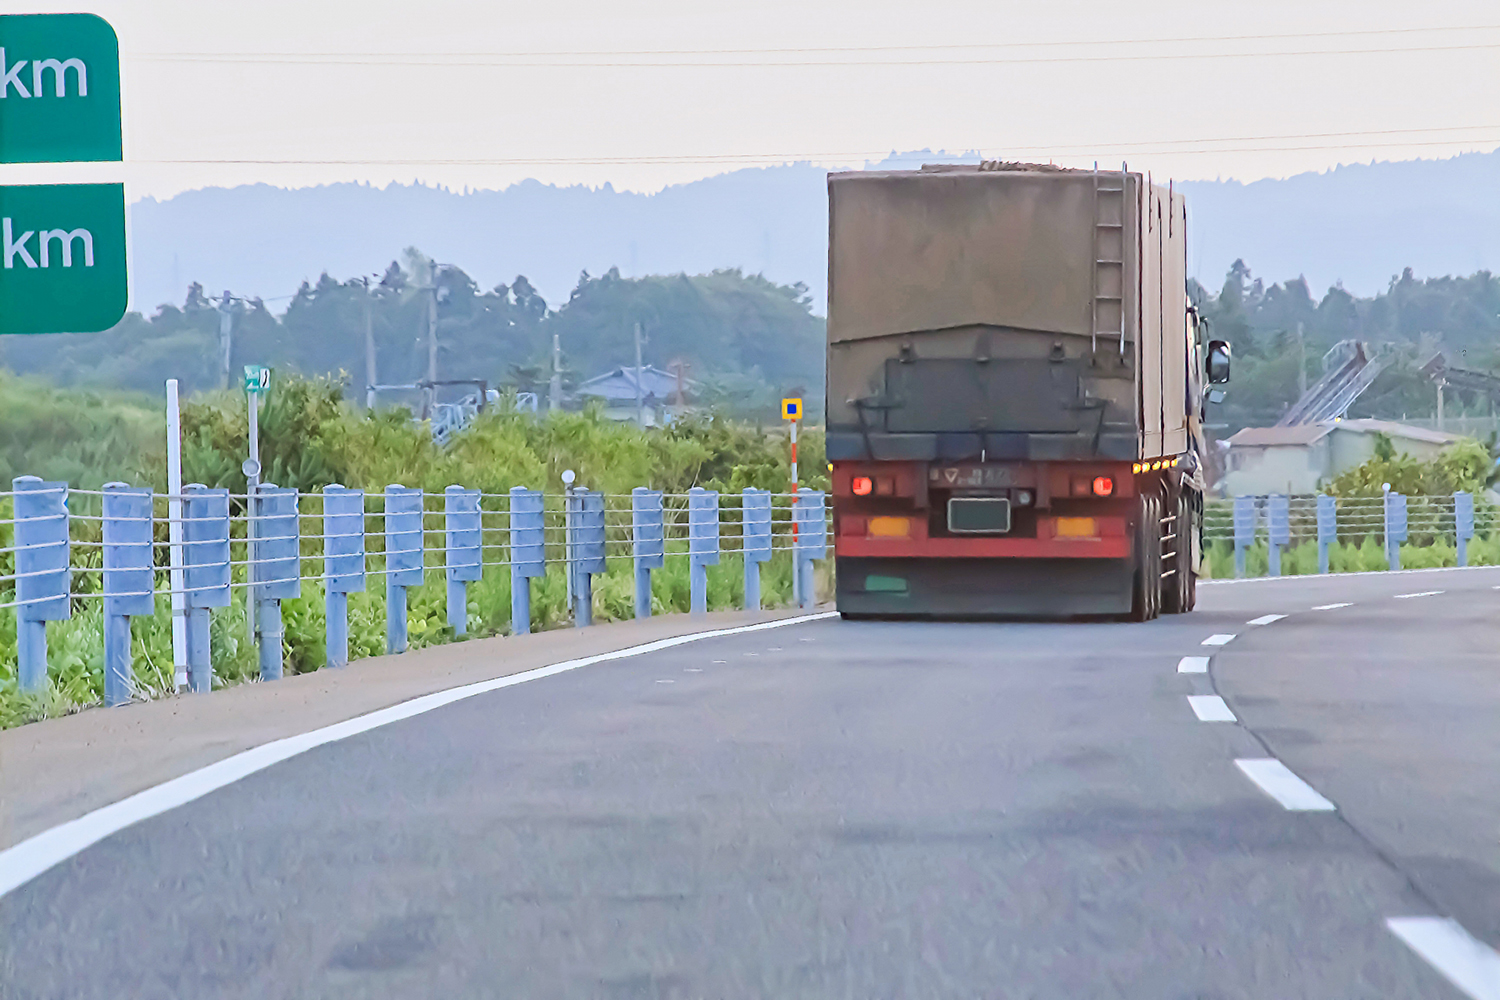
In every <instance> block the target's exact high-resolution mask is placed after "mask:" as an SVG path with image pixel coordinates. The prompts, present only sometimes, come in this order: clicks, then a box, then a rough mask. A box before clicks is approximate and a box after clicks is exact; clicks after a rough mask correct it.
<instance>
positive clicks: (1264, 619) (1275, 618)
mask: <svg viewBox="0 0 1500 1000" xmlns="http://www.w3.org/2000/svg"><path fill="white" fill-rule="evenodd" d="M1285 617H1286V615H1261V616H1260V617H1259V618H1252V619H1250V620H1249V621H1247V622H1246V623H1245V624H1246V625H1269V624H1271V623H1272V622H1279V621H1281V619H1283V618H1285Z"/></svg>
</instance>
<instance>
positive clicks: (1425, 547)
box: [1207, 534, 1500, 580]
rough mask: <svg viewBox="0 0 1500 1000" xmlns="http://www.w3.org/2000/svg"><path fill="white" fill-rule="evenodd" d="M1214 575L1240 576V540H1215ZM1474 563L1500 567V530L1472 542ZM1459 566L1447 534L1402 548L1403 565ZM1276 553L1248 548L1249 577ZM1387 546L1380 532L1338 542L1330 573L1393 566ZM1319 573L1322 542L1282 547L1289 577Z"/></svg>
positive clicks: (1210, 552)
mask: <svg viewBox="0 0 1500 1000" xmlns="http://www.w3.org/2000/svg"><path fill="white" fill-rule="evenodd" d="M1207 556H1208V559H1207V562H1208V571H1209V572H1208V576H1209V578H1211V579H1215V580H1223V579H1230V578H1232V577H1233V576H1234V543H1233V542H1230V541H1227V540H1219V541H1214V542H1210V543H1209V544H1208V547H1207ZM1468 556H1469V559H1468V563H1469V565H1470V566H1500V534H1494V535H1489V536H1481V537H1477V538H1474V539H1471V540H1470V541H1469V552H1468ZM1457 565H1458V549H1457V547H1456V546H1455V545H1454V544H1453V543H1452V542H1449V541H1446V540H1444V539H1441V538H1433V539H1427V540H1424V541H1423V542H1409V543H1404V544H1402V546H1401V568H1402V569H1437V568H1440V567H1444V566H1457ZM1269 566H1270V553H1269V550H1268V548H1267V545H1266V542H1264V541H1258V542H1256V543H1255V544H1254V545H1252V546H1250V547H1248V548H1247V549H1246V550H1245V575H1246V576H1247V577H1255V576H1265V575H1266V573H1267V572H1268V571H1269ZM1389 568H1390V567H1389V565H1388V563H1387V562H1386V555H1385V548H1384V546H1383V545H1382V543H1381V541H1380V539H1379V538H1378V537H1376V536H1375V535H1366V536H1365V537H1364V539H1363V540H1362V541H1359V542H1353V541H1349V542H1342V541H1341V542H1335V543H1333V544H1331V545H1329V546H1328V571H1329V572H1330V573H1361V572H1373V571H1378V570H1384V569H1389ZM1317 572H1318V543H1317V542H1315V541H1305V542H1299V543H1298V544H1295V545H1290V546H1287V547H1286V548H1284V549H1282V551H1281V573H1282V575H1283V576H1309V575H1312V574H1315V573H1317Z"/></svg>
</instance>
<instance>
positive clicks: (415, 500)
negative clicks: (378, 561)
mask: <svg viewBox="0 0 1500 1000" xmlns="http://www.w3.org/2000/svg"><path fill="white" fill-rule="evenodd" d="M421 585H422V491H421V490H419V489H417V488H415V487H412V486H402V485H401V484H400V483H392V484H391V485H389V486H387V487H386V488H385V651H386V652H387V653H404V652H406V642H407V614H406V588H407V587H420V586H421Z"/></svg>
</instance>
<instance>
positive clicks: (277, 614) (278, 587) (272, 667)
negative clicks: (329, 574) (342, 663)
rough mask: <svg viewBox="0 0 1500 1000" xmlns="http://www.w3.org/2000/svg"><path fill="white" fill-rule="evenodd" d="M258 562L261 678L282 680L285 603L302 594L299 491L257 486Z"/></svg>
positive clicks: (256, 602)
mask: <svg viewBox="0 0 1500 1000" xmlns="http://www.w3.org/2000/svg"><path fill="white" fill-rule="evenodd" d="M255 500H256V503H255V509H256V511H257V512H258V514H257V517H256V521H257V523H256V525H255V552H256V556H255V561H256V563H257V564H258V566H259V568H260V573H259V574H258V577H257V579H258V580H259V581H260V582H259V583H257V584H256V585H255V588H254V589H255V604H256V612H257V613H256V617H255V621H256V624H257V627H258V628H259V629H260V679H261V680H263V681H275V680H280V679H281V674H282V670H283V660H282V643H283V640H284V639H285V634H286V630H285V628H284V627H283V626H282V622H281V602H282V601H286V600H291V599H292V598H295V597H300V596H301V595H302V552H301V528H300V524H299V521H300V519H299V518H298V516H297V491H296V490H293V489H288V488H286V487H282V486H277V485H276V484H275V483H261V484H260V485H259V486H257V487H256V488H255Z"/></svg>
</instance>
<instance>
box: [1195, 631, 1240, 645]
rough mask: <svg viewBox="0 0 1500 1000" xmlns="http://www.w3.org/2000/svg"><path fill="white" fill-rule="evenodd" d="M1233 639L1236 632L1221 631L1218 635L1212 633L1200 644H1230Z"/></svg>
mask: <svg viewBox="0 0 1500 1000" xmlns="http://www.w3.org/2000/svg"><path fill="white" fill-rule="evenodd" d="M1233 640H1234V634H1233V633H1224V632H1220V633H1218V634H1217V635H1211V636H1209V637H1208V638H1207V639H1204V640H1203V642H1202V643H1200V645H1204V646H1224V645H1227V644H1229V643H1230V642H1232V641H1233Z"/></svg>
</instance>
